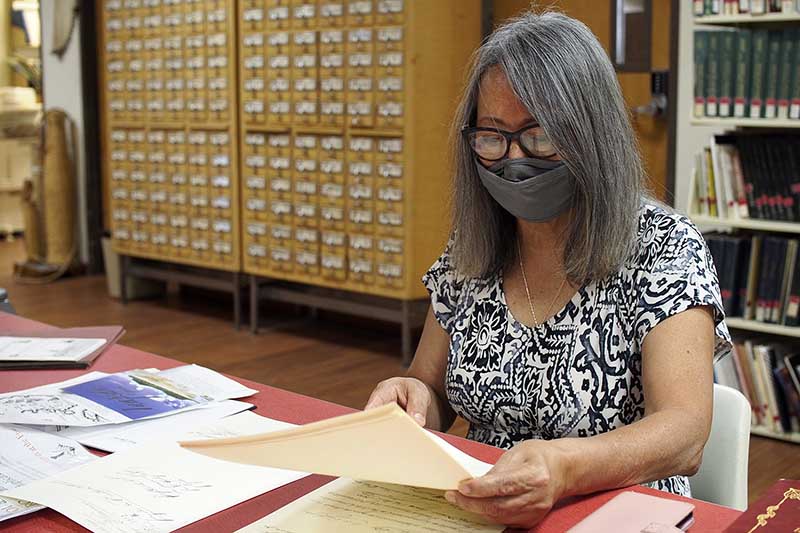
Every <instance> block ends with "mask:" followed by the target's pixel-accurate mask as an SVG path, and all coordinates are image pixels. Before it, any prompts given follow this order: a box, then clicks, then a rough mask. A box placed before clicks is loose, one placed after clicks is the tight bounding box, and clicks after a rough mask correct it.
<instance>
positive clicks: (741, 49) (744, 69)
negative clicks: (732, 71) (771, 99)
mask: <svg viewBox="0 0 800 533" xmlns="http://www.w3.org/2000/svg"><path fill="white" fill-rule="evenodd" d="M752 41H753V36H752V33H751V32H750V30H739V31H738V32H736V76H735V78H734V79H735V81H734V89H733V116H735V117H739V118H744V117H746V116H747V112H748V104H749V102H748V96H749V94H750V63H751V61H752V51H751V45H752Z"/></svg>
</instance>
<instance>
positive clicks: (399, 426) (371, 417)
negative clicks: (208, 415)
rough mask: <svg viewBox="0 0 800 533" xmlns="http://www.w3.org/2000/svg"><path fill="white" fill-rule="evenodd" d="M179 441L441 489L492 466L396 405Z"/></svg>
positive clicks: (253, 459)
mask: <svg viewBox="0 0 800 533" xmlns="http://www.w3.org/2000/svg"><path fill="white" fill-rule="evenodd" d="M180 444H181V446H183V447H184V448H186V449H189V450H192V451H193V452H196V453H200V454H203V455H206V456H208V457H213V458H215V459H223V460H225V461H232V462H235V463H243V464H251V465H258V466H267V467H271V468H283V469H287V470H297V471H301V472H312V473H315V474H325V475H329V476H339V477H348V478H352V479H360V480H365V481H377V482H382V483H395V484H398V485H409V486H413V487H425V488H430V489H440V490H455V489H457V488H458V483H459V482H460V481H462V480H464V479H469V478H473V477H478V476H481V475H483V474H485V473H486V472H488V471H489V469H490V468H491V467H492V465H490V464H487V463H484V462H482V461H479V460H477V459H474V458H473V457H471V456H469V455H467V454H466V453H464V452H462V451H461V450H459V449H457V448H455V447H454V446H452V445H450V444H449V443H447V442H446V441H445V440H443V439H442V438H440V437H438V436H436V435H434V434H433V433H431V432H429V431H427V430H425V429H423V428H422V427H420V426H419V425H418V424H417V423H416V422H414V420H413V419H412V418H411V417H410V416H408V414H406V413H405V411H403V410H402V409H401V408H400V407H399V406H398V405H397V404H389V405H385V406H383V407H379V408H377V409H371V410H369V411H359V412H357V413H353V414H349V415H344V416H339V417H335V418H330V419H328V420H322V421H320V422H314V423H312V424H307V425H305V426H299V427H296V428H292V429H286V430H281V431H274V432H270V433H260V434H257V435H247V436H242V437H232V438H222V439H209V440H195V441H185V442H181V443H180Z"/></svg>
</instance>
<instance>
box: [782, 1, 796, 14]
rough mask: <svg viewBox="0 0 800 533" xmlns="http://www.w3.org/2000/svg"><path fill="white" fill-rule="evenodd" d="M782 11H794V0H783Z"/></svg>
mask: <svg viewBox="0 0 800 533" xmlns="http://www.w3.org/2000/svg"><path fill="white" fill-rule="evenodd" d="M781 11H783V12H784V13H791V12H792V11H794V0H783V2H781Z"/></svg>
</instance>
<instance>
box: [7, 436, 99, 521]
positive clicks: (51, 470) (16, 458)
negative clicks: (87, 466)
mask: <svg viewBox="0 0 800 533" xmlns="http://www.w3.org/2000/svg"><path fill="white" fill-rule="evenodd" d="M94 459H96V457H95V456H94V455H92V454H91V453H89V452H88V451H86V450H85V449H84V448H83V447H82V446H81V445H80V444H78V443H77V442H75V441H74V440H70V439H66V438H64V437H58V436H54V435H48V434H47V433H44V432H42V431H39V430H36V429H32V428H26V427H22V426H0V490H7V489H13V488H16V487H19V486H22V485H25V484H27V483H30V482H32V481H36V480H38V479H42V478H45V477H47V476H52V475H53V474H57V473H58V472H61V471H64V470H67V469H69V468H72V467H75V466H78V465H82V464H84V463H87V462H89V461H92V460H94ZM41 508H42V507H41V506H40V505H36V504H34V503H31V502H28V501H22V500H16V499H11V498H3V497H0V521H2V520H7V519H9V518H13V517H15V516H21V515H24V514H27V513H32V512H33V511H37V510H39V509H41Z"/></svg>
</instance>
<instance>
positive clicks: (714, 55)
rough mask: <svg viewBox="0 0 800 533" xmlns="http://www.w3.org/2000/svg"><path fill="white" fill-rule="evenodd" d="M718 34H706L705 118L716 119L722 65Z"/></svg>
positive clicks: (713, 32)
mask: <svg viewBox="0 0 800 533" xmlns="http://www.w3.org/2000/svg"><path fill="white" fill-rule="evenodd" d="M720 33H721V32H719V31H712V32H709V33H708V60H707V61H706V116H708V117H716V116H717V113H718V108H717V106H718V104H719V89H720V84H719V81H720V80H719V70H720V66H721V63H722V56H721V54H720Z"/></svg>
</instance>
